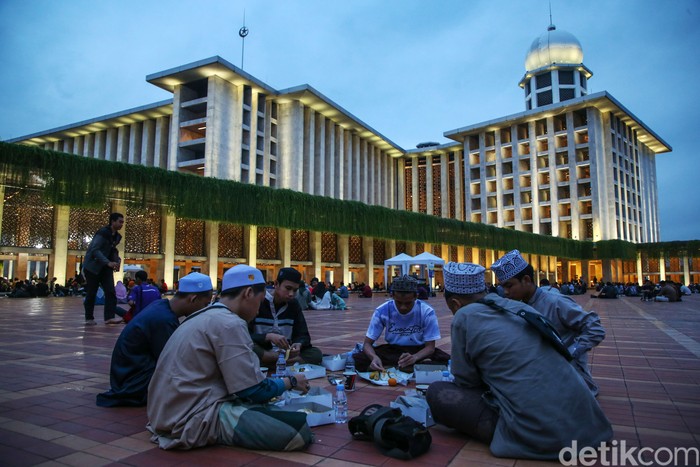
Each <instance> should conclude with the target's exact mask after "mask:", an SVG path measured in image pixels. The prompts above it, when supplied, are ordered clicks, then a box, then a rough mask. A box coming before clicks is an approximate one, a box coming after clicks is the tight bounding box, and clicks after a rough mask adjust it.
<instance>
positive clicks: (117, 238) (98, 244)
mask: <svg viewBox="0 0 700 467" xmlns="http://www.w3.org/2000/svg"><path fill="white" fill-rule="evenodd" d="M121 241H122V236H121V234H120V233H119V232H114V234H112V229H111V228H110V226H108V225H107V226H105V227H102V228H101V229H100V230H98V231H97V232H96V233H95V236H94V237H92V241H91V242H90V245H89V246H88V249H87V253H85V261H83V269H84V270H86V271H89V272H91V273H93V274H95V275H97V274H99V273H100V271H101V270H102V268H104V267H106V266H107V263H109V262H111V261H115V260H117V261H118V260H119V257H118V254H117V245H119V242H121Z"/></svg>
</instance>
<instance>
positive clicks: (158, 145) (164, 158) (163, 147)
mask: <svg viewBox="0 0 700 467" xmlns="http://www.w3.org/2000/svg"><path fill="white" fill-rule="evenodd" d="M155 127H156V128H155V135H154V142H153V144H154V147H153V167H159V168H161V169H167V168H168V141H169V139H170V117H168V116H165V117H158V118H157V119H156V125H155ZM166 283H167V282H166Z"/></svg>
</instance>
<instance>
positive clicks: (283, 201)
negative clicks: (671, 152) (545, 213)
mask: <svg viewBox="0 0 700 467" xmlns="http://www.w3.org/2000/svg"><path fill="white" fill-rule="evenodd" d="M0 177H1V178H0V183H3V184H5V185H8V186H18V187H33V188H37V189H40V190H42V192H43V194H44V196H45V197H46V199H47V201H49V202H51V203H54V204H60V205H68V206H81V207H100V206H102V205H103V203H104V202H105V200H121V201H124V202H128V203H135V204H137V205H140V206H142V207H145V206H146V205H160V206H163V207H165V209H166V210H167V211H168V212H170V213H172V214H174V215H176V216H178V217H184V218H190V219H204V220H211V221H220V222H228V223H234V224H250V225H258V226H272V227H280V228H286V229H305V230H311V231H317V232H333V233H337V234H346V235H361V236H368V237H374V238H383V239H395V240H403V241H411V242H423V243H431V244H448V245H463V246H470V247H478V248H487V249H491V250H497V251H508V250H511V249H514V248H517V249H519V250H520V251H522V252H524V253H531V254H539V255H548V256H557V257H561V258H570V259H614V258H617V259H628V260H629V259H635V258H636V255H637V250H638V249H644V248H646V250H645V251H648V252H649V253H650V254H652V252H655V251H657V250H656V248H657V247H656V246H645V245H635V244H632V243H629V242H625V241H621V240H610V241H601V242H596V243H593V242H589V241H577V240H571V239H565V238H559V237H552V236H548V235H538V234H532V233H528V232H520V231H516V230H512V229H502V228H497V227H494V226H489V225H485V224H478V223H472V222H462V221H458V220H454V219H443V218H439V217H436V216H431V215H427V214H420V213H414V212H408V211H401V210H394V209H389V208H385V207H380V206H370V205H367V204H364V203H361V202H358V201H344V200H339V199H333V198H329V197H324V196H314V195H309V194H305V193H300V192H297V191H292V190H288V189H275V188H269V187H262V186H257V185H251V184H245V183H240V182H235V181H230V180H221V179H216V178H211V177H202V176H198V175H194V174H187V173H182V172H175V171H168V170H164V169H160V168H154V167H145V166H142V165H136V164H127V163H123V162H111V161H104V160H99V159H93V158H90V157H84V156H78V155H73V154H66V153H60V152H56V151H50V150H45V149H41V148H38V147H33V146H23V145H18V144H8V143H2V142H0ZM698 243H700V242H697V241H695V242H685V243H683V245H678V246H677V247H676V246H674V248H676V249H677V250H678V251H680V250H681V249H683V250H684V251H685V250H688V251H690V250H692V251H695V252H697V251H698V249H699V248H700V247H699V246H698ZM653 245H660V246H659V247H658V248H659V249H664V247H663V245H664V244H653ZM688 245H690V246H688ZM665 251H669V250H665ZM674 251H676V250H674Z"/></svg>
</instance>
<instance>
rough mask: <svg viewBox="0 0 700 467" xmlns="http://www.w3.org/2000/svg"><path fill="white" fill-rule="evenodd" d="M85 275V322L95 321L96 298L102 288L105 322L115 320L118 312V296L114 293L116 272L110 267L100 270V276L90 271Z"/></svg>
mask: <svg viewBox="0 0 700 467" xmlns="http://www.w3.org/2000/svg"><path fill="white" fill-rule="evenodd" d="M83 272H84V273H85V294H86V295H85V302H84V304H83V305H84V307H85V321H88V320H91V319H95V314H94V311H95V298H96V297H97V289H98V288H99V287H100V286H102V290H103V291H104V293H105V309H104V318H105V321H107V320H108V319H112V318H114V315H115V314H116V312H117V294H116V293H115V292H114V271H113V270H112V269H110V268H108V267H106V266H105V267H103V268H102V269H100V273H99V274H93V273H91V272H90V271H83Z"/></svg>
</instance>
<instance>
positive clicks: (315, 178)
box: [0, 26, 700, 284]
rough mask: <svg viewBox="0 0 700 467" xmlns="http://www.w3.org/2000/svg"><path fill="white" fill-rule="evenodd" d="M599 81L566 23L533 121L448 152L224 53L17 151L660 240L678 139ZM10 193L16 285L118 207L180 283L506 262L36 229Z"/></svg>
mask: <svg viewBox="0 0 700 467" xmlns="http://www.w3.org/2000/svg"><path fill="white" fill-rule="evenodd" d="M591 77H592V72H591V71H590V70H589V69H588V68H587V67H586V66H585V65H584V64H583V51H582V48H581V45H580V44H579V42H578V40H577V39H576V38H575V37H574V36H573V35H571V34H569V33H567V32H565V31H560V30H557V29H556V28H554V26H550V27H549V28H548V30H547V31H546V32H545V33H544V34H542V35H541V36H539V37H538V38H537V39H535V41H534V42H533V43H532V46H531V47H530V49H529V51H528V53H527V56H526V61H525V74H524V76H523V77H522V79H521V81H520V83H519V84H520V86H521V88H522V89H523V92H524V103H525V105H524V107H525V110H524V111H522V112H520V113H515V114H512V115H507V116H504V117H501V118H497V119H493V120H489V121H485V122H481V123H477V124H474V125H469V126H465V127H460V128H457V129H452V130H447V131H445V133H444V136H445V137H446V138H447V139H449V140H450V141H451V142H449V143H446V144H428V145H420V146H421V147H418V148H416V149H404V148H402V147H400V146H399V145H397V144H396V143H394V142H392V141H391V140H390V139H389V138H388V137H386V136H384V135H383V134H382V133H380V132H379V131H377V130H375V129H374V128H372V127H371V126H369V125H368V124H366V123H365V122H363V121H362V120H360V119H359V118H358V117H356V116H354V115H353V114H351V113H350V112H348V111H347V110H346V109H344V108H343V107H342V106H341V105H339V104H337V103H335V102H334V101H332V100H331V99H330V98H328V97H326V96H325V95H323V94H322V93H321V92H319V91H318V90H316V89H314V88H313V87H311V86H309V85H301V86H297V87H292V88H288V89H281V90H278V89H274V88H272V87H270V86H269V85H267V84H266V83H264V82H262V81H261V80H259V79H258V78H256V77H254V76H252V75H250V74H248V73H247V72H245V71H243V70H241V69H240V68H237V67H236V66H234V65H232V64H231V63H229V62H227V61H226V60H224V59H222V58H220V57H212V58H208V59H204V60H200V61H198V62H194V63H189V64H186V65H181V66H178V67H176V68H172V69H169V70H165V71H162V72H159V73H154V74H152V75H149V76H147V77H146V80H147V81H148V83H150V84H152V85H154V86H158V87H160V88H162V89H164V90H166V91H168V92H170V93H172V98H171V99H168V100H164V101H160V102H156V103H152V104H148V105H144V106H141V107H138V108H133V109H128V110H124V111H121V112H117V113H114V114H110V115H105V116H102V117H99V118H95V119H91V120H88V121H83V122H78V123H75V124H71V125H66V126H63V127H60V128H55V129H51V130H47V131H42V132H39V133H35V134H31V135H27V136H24V137H20V138H16V139H14V140H12V141H10V142H13V143H19V144H23V145H32V146H38V147H41V148H44V149H51V150H55V151H61V152H66V153H72V154H77V155H81V156H84V157H86V158H96V159H101V160H107V161H118V162H125V163H128V164H139V165H144V166H149V167H158V168H162V169H166V170H169V171H182V172H188V173H193V174H197V175H200V176H204V177H213V178H219V179H224V180H235V181H239V182H243V183H248V184H255V185H260V186H265V187H272V188H285V189H290V190H294V191H298V192H302V193H307V194H312V195H321V196H327V197H331V198H335V199H339V200H352V201H359V202H361V203H365V204H368V205H376V206H383V207H386V208H390V209H394V210H407V211H413V212H419V213H424V214H428V215H433V216H438V217H442V218H449V219H455V220H459V221H468V222H475V223H482V224H489V225H493V226H497V227H501V228H504V229H514V230H519V231H524V232H531V233H534V234H542V235H551V236H555V237H562V238H569V239H572V240H591V241H599V240H612V239H620V240H626V241H630V242H634V243H648V242H658V241H659V239H660V233H659V231H660V226H659V216H658V207H657V199H658V194H657V190H658V188H657V179H656V165H655V157H656V155H657V154H662V153H666V152H669V151H671V147H670V146H669V145H668V144H667V143H666V142H665V141H664V140H663V139H661V138H660V137H659V136H658V135H657V134H656V133H654V132H653V131H652V130H651V129H650V128H649V127H648V126H647V125H645V124H644V123H643V122H642V121H641V120H640V119H639V118H638V117H637V116H635V115H634V114H633V113H631V112H630V111H629V110H628V109H627V108H625V107H624V106H623V105H622V104H621V103H620V102H619V101H617V100H616V99H615V98H614V97H613V96H612V95H610V94H609V93H607V92H598V93H593V94H589V93H588V91H587V89H588V80H589V79H590V78H591ZM2 190H3V193H2V195H3V196H0V199H3V205H4V209H3V211H2V212H3V213H4V214H3V215H2V230H0V232H2V237H1V238H2V240H1V242H0V254H2V259H3V267H4V270H5V274H4V275H11V276H13V277H21V276H24V275H26V276H29V275H30V274H31V273H32V272H35V271H36V272H43V273H47V274H49V275H51V276H56V277H57V278H58V281H59V282H63V281H64V280H65V279H67V278H69V277H71V276H73V275H75V274H76V273H77V271H78V270H79V266H80V262H81V261H82V255H83V254H84V251H85V249H86V248H87V243H88V242H89V240H90V237H91V236H92V233H94V231H95V230H96V229H97V228H99V227H100V226H101V225H103V224H104V223H105V220H106V218H107V214H108V213H109V211H114V210H117V211H119V210H121V211H123V212H124V213H125V214H126V226H125V229H124V230H125V239H126V241H125V242H123V243H124V244H125V245H122V248H125V251H124V252H123V257H124V258H125V259H126V261H125V265H126V266H129V265H131V266H133V267H142V268H145V269H146V270H147V271H148V272H149V275H150V276H151V277H154V278H156V277H157V278H163V279H165V280H166V282H168V283H171V282H172V281H173V280H177V278H178V277H179V276H181V275H183V274H185V273H187V272H189V271H190V270H192V269H195V270H202V271H203V272H208V273H209V275H210V276H211V277H212V278H213V279H214V278H216V277H221V276H222V274H223V271H224V270H225V269H227V268H228V267H230V266H232V265H233V264H236V263H242V262H245V263H249V264H252V265H257V266H258V267H260V268H261V269H263V270H264V271H266V272H268V273H269V274H268V277H270V276H271V274H272V273H273V271H274V270H275V269H277V268H279V267H281V266H288V265H291V266H294V267H297V268H299V269H301V270H303V271H304V274H305V277H307V279H310V278H311V277H313V276H316V277H321V278H323V279H326V280H328V281H334V282H336V283H338V282H340V281H344V282H346V283H347V282H349V281H363V282H368V283H370V284H371V283H375V282H383V281H384V280H385V278H384V277H383V275H382V273H381V270H382V269H383V261H384V260H385V259H388V258H390V257H392V256H394V255H396V254H399V253H408V254H410V255H414V254H418V253H421V252H422V251H423V250H425V251H430V252H431V253H433V254H435V255H437V256H440V257H441V258H443V259H444V260H446V261H450V260H452V261H474V262H480V263H481V264H484V265H485V266H489V265H490V264H491V262H493V261H494V260H495V259H496V258H497V255H498V254H499V252H497V251H492V250H484V249H480V248H476V247H472V246H470V245H438V244H435V245H427V244H419V243H412V242H401V241H394V240H379V239H372V238H366V237H365V238H362V237H357V236H353V235H336V234H330V233H328V232H314V231H296V230H289V229H282V228H274V227H258V226H254V225H243V226H241V225H228V224H221V223H216V222H210V221H204V220H197V219H180V218H176V217H174V216H172V215H169V214H167V213H164V212H160V211H159V210H158V208H157V207H154V208H153V209H146V210H144V209H142V208H139V209H136V208H132V207H130V206H128V205H124V204H122V203H120V202H117V201H112V202H109V203H107V204H106V205H105V207H104V209H103V210H101V211H100V210H85V209H79V208H71V207H69V206H51V209H50V211H51V212H50V214H46V212H45V211H47V209H44V211H42V212H43V214H41V215H43V216H45V219H44V221H45V222H44V223H45V224H46V225H47V227H46V230H47V231H46V232H44V233H42V234H31V235H30V234H23V232H25V231H27V229H28V228H29V227H28V226H27V225H25V224H27V223H32V222H35V221H36V216H39V214H36V216H35V217H32V216H27V215H24V214H22V213H23V212H26V210H27V209H28V207H29V206H33V207H36V206H38V205H39V204H40V201H38V200H36V199H29V198H27V199H25V198H26V197H31V196H33V195H31V194H27V193H23V192H22V190H18V189H16V188H10V187H2ZM32 219H34V220H32ZM30 230H31V229H30ZM137 233H138V234H137ZM34 237H35V238H34ZM528 259H529V260H530V261H531V263H532V264H533V265H534V266H535V269H536V270H537V271H538V273H539V274H540V276H542V277H548V278H550V280H559V281H561V280H571V279H574V278H575V277H584V278H592V277H594V276H597V277H598V278H604V277H605V278H610V279H614V280H619V281H638V280H640V279H641V278H642V277H643V276H654V275H659V276H665V275H670V274H676V276H677V277H678V278H679V280H683V279H684V278H685V282H686V283H687V282H688V279H689V274H690V273H692V271H694V270H695V269H696V268H697V270H699V271H700V265H695V264H694V263H693V261H692V260H688V259H687V258H686V259H685V260H679V262H678V263H677V264H675V263H673V264H671V263H669V262H668V261H666V260H665V259H664V258H638V260H637V261H636V262H634V261H632V262H622V261H619V262H616V261H612V262H605V261H597V262H596V261H590V262H589V261H569V260H566V259H562V258H556V257H552V256H547V255H530V257H529V258H528ZM40 275H43V274H40Z"/></svg>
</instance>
